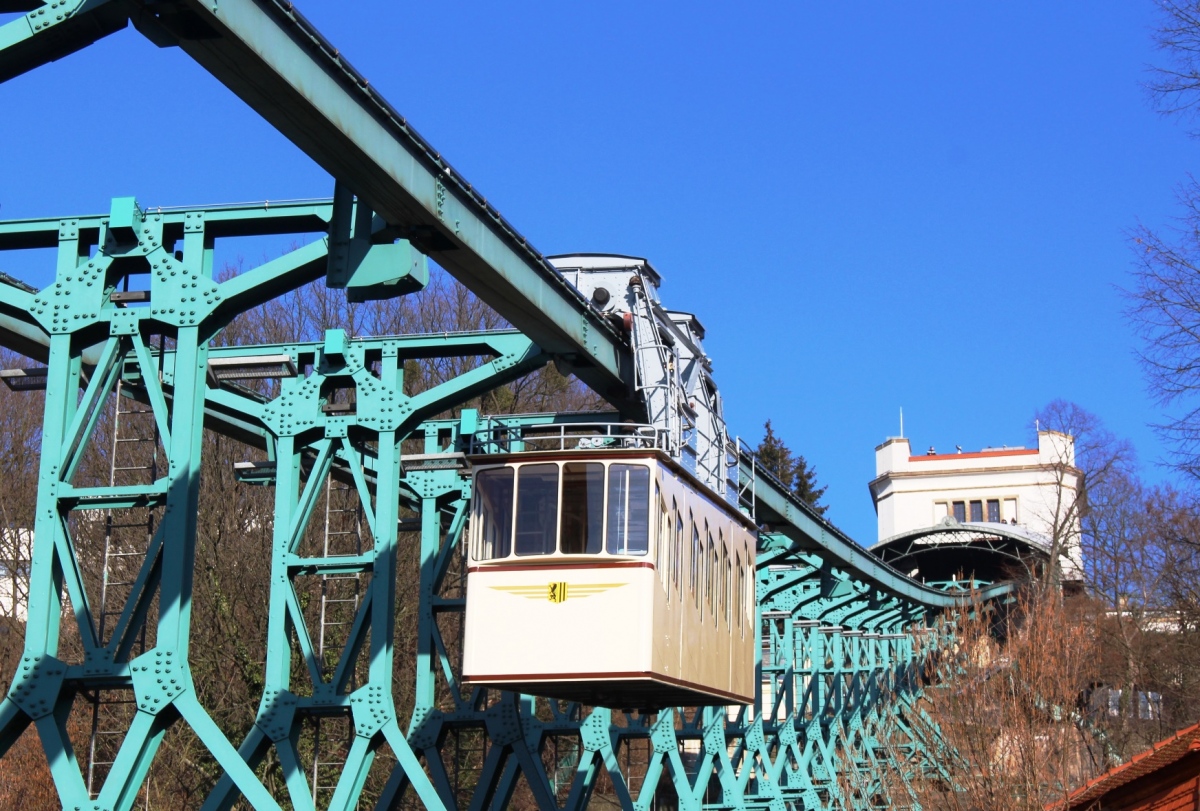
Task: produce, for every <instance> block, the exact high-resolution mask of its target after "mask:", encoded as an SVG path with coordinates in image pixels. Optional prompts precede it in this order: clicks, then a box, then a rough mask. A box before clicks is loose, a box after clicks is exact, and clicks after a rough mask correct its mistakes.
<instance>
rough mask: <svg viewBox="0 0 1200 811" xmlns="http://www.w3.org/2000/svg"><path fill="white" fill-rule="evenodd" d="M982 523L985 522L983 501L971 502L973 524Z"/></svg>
mask: <svg viewBox="0 0 1200 811" xmlns="http://www.w3.org/2000/svg"><path fill="white" fill-rule="evenodd" d="M981 521H983V502H982V501H972V502H971V523H972V524H978V523H980V522H981Z"/></svg>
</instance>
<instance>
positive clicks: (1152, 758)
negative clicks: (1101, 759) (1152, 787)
mask: <svg viewBox="0 0 1200 811" xmlns="http://www.w3.org/2000/svg"><path fill="white" fill-rule="evenodd" d="M1197 751H1200V724H1193V725H1192V726H1190V727H1188V728H1187V729H1181V730H1179V731H1178V732H1176V733H1175V734H1174V735H1172V736H1171V737H1169V738H1166V739H1164V740H1161V741H1159V742H1158V743H1156V744H1154V745H1153V746H1151V747H1150V748H1149V749H1147V750H1146V751H1144V752H1139V753H1138V754H1136V755H1134V756H1133V757H1132V758H1130V759H1129V762H1128V763H1122V764H1121V765H1120V766H1114V767H1113V768H1111V769H1109V770H1108V771H1106V772H1105V773H1104V774H1102V775H1100V776H1099V777H1097V778H1095V779H1093V780H1090V781H1089V782H1087V783H1085V784H1084V785H1082V786H1080V787H1079V788H1077V789H1075V791H1073V792H1071V794H1070V795H1069V796H1068V797H1067V799H1066V800H1064V801H1061V802H1056V803H1051V804H1050V805H1047V806H1046V808H1047V811H1074V810H1075V809H1083V808H1088V807H1089V806H1090V805H1091V804H1092V803H1094V802H1095V801H1096V800H1098V799H1100V798H1101V797H1104V796H1105V795H1107V794H1109V793H1111V792H1113V791H1116V790H1117V789H1119V788H1122V787H1123V786H1127V785H1129V784H1130V783H1132V782H1133V781H1135V780H1138V779H1139V778H1142V777H1145V776H1146V775H1148V774H1152V773H1154V772H1156V771H1158V770H1159V769H1163V768H1166V767H1167V766H1171V765H1172V764H1174V763H1177V762H1179V761H1180V760H1182V759H1183V758H1185V757H1186V756H1187V755H1189V754H1191V753H1192V752H1197Z"/></svg>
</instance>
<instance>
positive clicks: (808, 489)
mask: <svg viewBox="0 0 1200 811" xmlns="http://www.w3.org/2000/svg"><path fill="white" fill-rule="evenodd" d="M792 479H793V481H792V492H793V493H794V494H795V495H796V498H798V499H800V500H801V501H803V502H804V503H805V504H807V505H808V506H810V507H812V508H813V512H815V513H816V514H817V515H824V514H825V511H826V510H828V509H829V506H828V505H826V504H819V503H818V502H819V501H820V500H821V496H823V495H825V491H826V490H828V489H829V488H828V487H818V486H817V469H816V468H815V467H809V466H808V460H807V459H805V458H804V457H803V456H797V457H796V462H795V464H794V465H793V466H792Z"/></svg>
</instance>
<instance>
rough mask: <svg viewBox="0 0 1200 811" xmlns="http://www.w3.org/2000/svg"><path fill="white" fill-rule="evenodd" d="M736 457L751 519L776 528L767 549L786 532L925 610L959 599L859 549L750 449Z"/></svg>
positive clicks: (998, 589) (797, 544)
mask: <svg viewBox="0 0 1200 811" xmlns="http://www.w3.org/2000/svg"><path fill="white" fill-rule="evenodd" d="M738 462H739V474H738V475H739V476H740V477H741V478H742V481H743V482H748V481H753V482H755V486H754V488H753V492H754V502H755V504H754V507H755V519H756V520H757V521H758V523H760V524H766V525H768V526H771V527H772V528H773V529H774V530H775V532H776V533H777V534H774V535H767V536H764V540H765V541H766V544H765V546H766V548H770V547H771V546H772V545H774V546H776V547H777V548H779V549H780V550H781V551H783V547H782V545H781V544H779V539H780V538H781V537H786V538H787V539H788V542H789V543H790V544H791V545H792V546H793V548H794V549H796V550H797V551H805V552H816V553H817V554H818V555H820V557H821V558H823V559H824V560H827V561H830V562H831V563H833V564H834V565H836V566H838V567H839V568H842V569H844V570H845V571H846V572H848V573H849V574H850V575H851V576H853V577H854V578H855V579H856V580H859V581H861V582H864V583H870V584H874V585H875V586H877V587H878V588H879V589H880V590H882V591H884V592H886V593H888V594H891V595H894V596H897V597H901V598H903V599H905V600H908V601H910V602H913V603H917V604H919V605H923V606H925V607H927V608H930V609H943V608H953V607H955V606H961V605H962V604H963V599H964V597H963V595H962V594H961V593H959V594H951V593H948V592H946V591H943V590H942V589H939V588H934V587H931V586H927V585H925V584H924V583H920V582H917V581H916V580H912V579H911V578H908V577H905V576H904V575H903V574H902V573H901V572H899V571H897V570H896V569H893V568H892V567H891V566H889V565H888V564H886V563H884V562H883V561H882V560H880V559H879V558H877V557H875V556H874V555H873V554H871V553H870V552H868V551H867V550H865V549H863V548H862V547H861V546H859V545H858V544H857V543H855V542H854V541H853V540H852V539H851V538H850V536H848V535H846V534H845V533H843V532H842V531H841V530H839V529H838V528H837V527H835V526H834V525H833V524H831V523H829V522H828V521H826V520H825V519H824V518H822V517H821V516H819V515H817V514H816V513H815V512H814V511H813V510H812V508H811V507H809V506H808V505H807V504H805V503H803V502H802V501H800V500H799V499H797V498H796V497H794V496H792V495H791V494H790V493H789V492H788V489H787V488H786V487H784V486H783V485H782V484H781V483H780V482H779V481H778V480H776V479H775V478H774V477H773V476H771V475H770V474H769V473H767V472H766V471H764V470H763V469H762V466H761V465H759V464H758V463H757V462H756V461H755V459H754V457H753V456H752V455H751V454H750V453H748V452H746V451H742V452H740V453H739V460H738ZM761 545H763V544H760V546H761ZM763 551H765V550H763ZM1013 588H1014V586H1013V585H1012V584H1011V583H1001V584H997V585H994V586H988V587H986V588H984V589H982V590H981V592H980V597H981V598H982V599H985V600H990V599H994V598H997V597H1001V596H1004V595H1005V594H1007V593H1008V592H1010V591H1011V590H1012V589H1013Z"/></svg>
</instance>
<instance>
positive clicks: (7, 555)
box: [0, 528, 33, 622]
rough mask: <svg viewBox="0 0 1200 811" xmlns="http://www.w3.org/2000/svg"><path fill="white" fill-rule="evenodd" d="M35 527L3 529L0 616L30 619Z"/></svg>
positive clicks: (0, 536)
mask: <svg viewBox="0 0 1200 811" xmlns="http://www.w3.org/2000/svg"><path fill="white" fill-rule="evenodd" d="M32 557H33V530H29V529H8V528H4V529H0V616H4V617H11V618H13V619H16V620H18V621H19V622H26V621H27V620H28V619H29V565H30V561H31V559H32Z"/></svg>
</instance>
